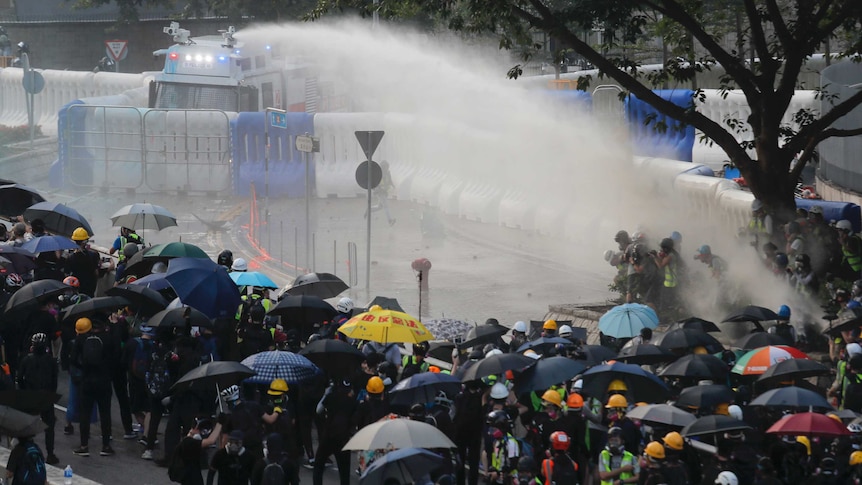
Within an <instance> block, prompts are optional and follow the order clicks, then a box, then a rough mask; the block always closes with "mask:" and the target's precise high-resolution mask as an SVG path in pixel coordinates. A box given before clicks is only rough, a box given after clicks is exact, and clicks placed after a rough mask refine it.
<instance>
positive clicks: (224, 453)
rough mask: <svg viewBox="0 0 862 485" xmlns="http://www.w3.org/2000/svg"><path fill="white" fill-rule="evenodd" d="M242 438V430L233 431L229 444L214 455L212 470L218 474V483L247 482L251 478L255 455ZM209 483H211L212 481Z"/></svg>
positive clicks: (220, 484) (228, 440)
mask: <svg viewBox="0 0 862 485" xmlns="http://www.w3.org/2000/svg"><path fill="white" fill-rule="evenodd" d="M242 439H243V434H242V431H240V430H238V429H235V430H233V431H231V432H230V434H229V435H228V437H227V444H226V445H225V446H224V447H223V448H220V449H219V450H218V451H216V452H215V455H213V458H212V461H211V462H210V470H212V471H215V472H216V473H217V474H218V485H236V484H246V483H248V481H249V479H250V478H251V471H252V467H254V464H255V457H254V456H253V455H252V454H251V453H249V452H248V450H246V449H245V447H244V446H243V445H242ZM207 483H208V484H210V485H211V484H212V481H210V480H207Z"/></svg>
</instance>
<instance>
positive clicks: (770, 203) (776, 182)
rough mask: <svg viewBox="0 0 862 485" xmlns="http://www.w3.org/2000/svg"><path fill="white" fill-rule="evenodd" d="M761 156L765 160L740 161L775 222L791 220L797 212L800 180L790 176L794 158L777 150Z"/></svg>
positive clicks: (750, 185) (745, 175)
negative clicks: (779, 153)
mask: <svg viewBox="0 0 862 485" xmlns="http://www.w3.org/2000/svg"><path fill="white" fill-rule="evenodd" d="M761 156H762V157H763V158H764V160H759V161H754V162H753V163H742V164H736V165H737V167H739V169H740V173H741V174H742V176H743V177H744V178H745V181H746V183H747V184H748V187H749V188H750V189H751V192H752V193H753V194H754V196H755V197H757V199H758V200H760V201H761V202H763V205H764V206H765V208H766V212H767V213H769V214H770V215H772V218H773V220H774V221H775V224H776V225H778V224H783V223H785V222H788V221H791V220H793V219H794V217H795V216H796V199H795V192H796V180H793V179H792V178H791V176H790V161H786V160H782V159H779V158H778V155H777V154H774V153H766V154H763V153H762V155H761Z"/></svg>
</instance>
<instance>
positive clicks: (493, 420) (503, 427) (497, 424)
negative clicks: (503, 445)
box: [485, 409, 512, 432]
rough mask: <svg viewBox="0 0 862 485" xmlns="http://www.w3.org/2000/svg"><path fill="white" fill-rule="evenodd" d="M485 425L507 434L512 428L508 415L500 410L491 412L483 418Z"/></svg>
mask: <svg viewBox="0 0 862 485" xmlns="http://www.w3.org/2000/svg"><path fill="white" fill-rule="evenodd" d="M485 424H487V425H488V426H490V427H492V428H497V429H499V430H500V431H503V432H507V431H509V429H510V428H511V426H512V421H511V420H510V419H509V414H508V413H506V411H503V410H502V409H498V410H496V411H491V412H490V413H488V417H486V418H485Z"/></svg>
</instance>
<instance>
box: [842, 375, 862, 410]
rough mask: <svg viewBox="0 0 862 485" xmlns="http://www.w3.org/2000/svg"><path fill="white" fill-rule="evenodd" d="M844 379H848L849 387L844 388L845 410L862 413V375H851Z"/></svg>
mask: <svg viewBox="0 0 862 485" xmlns="http://www.w3.org/2000/svg"><path fill="white" fill-rule="evenodd" d="M844 378H845V379H847V386H846V387H844V409H849V410H851V411H854V412H857V413H858V412H862V375H859V374H851V375H847V376H844Z"/></svg>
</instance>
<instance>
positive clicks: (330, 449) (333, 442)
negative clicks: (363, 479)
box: [311, 437, 350, 485]
mask: <svg viewBox="0 0 862 485" xmlns="http://www.w3.org/2000/svg"><path fill="white" fill-rule="evenodd" d="M346 444H347V440H346V439H338V438H335V439H333V438H332V437H326V439H321V440H320V442H319V443H318V445H317V454H316V455H315V456H314V473H313V475H312V482H311V483H312V484H313V485H323V470H324V469H325V468H326V459H327V458H329V457H330V456H333V455H334V456H335V463H336V464H337V465H338V477H339V479H340V480H341V485H350V452H349V451H341V448H343V447H344V445H346Z"/></svg>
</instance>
